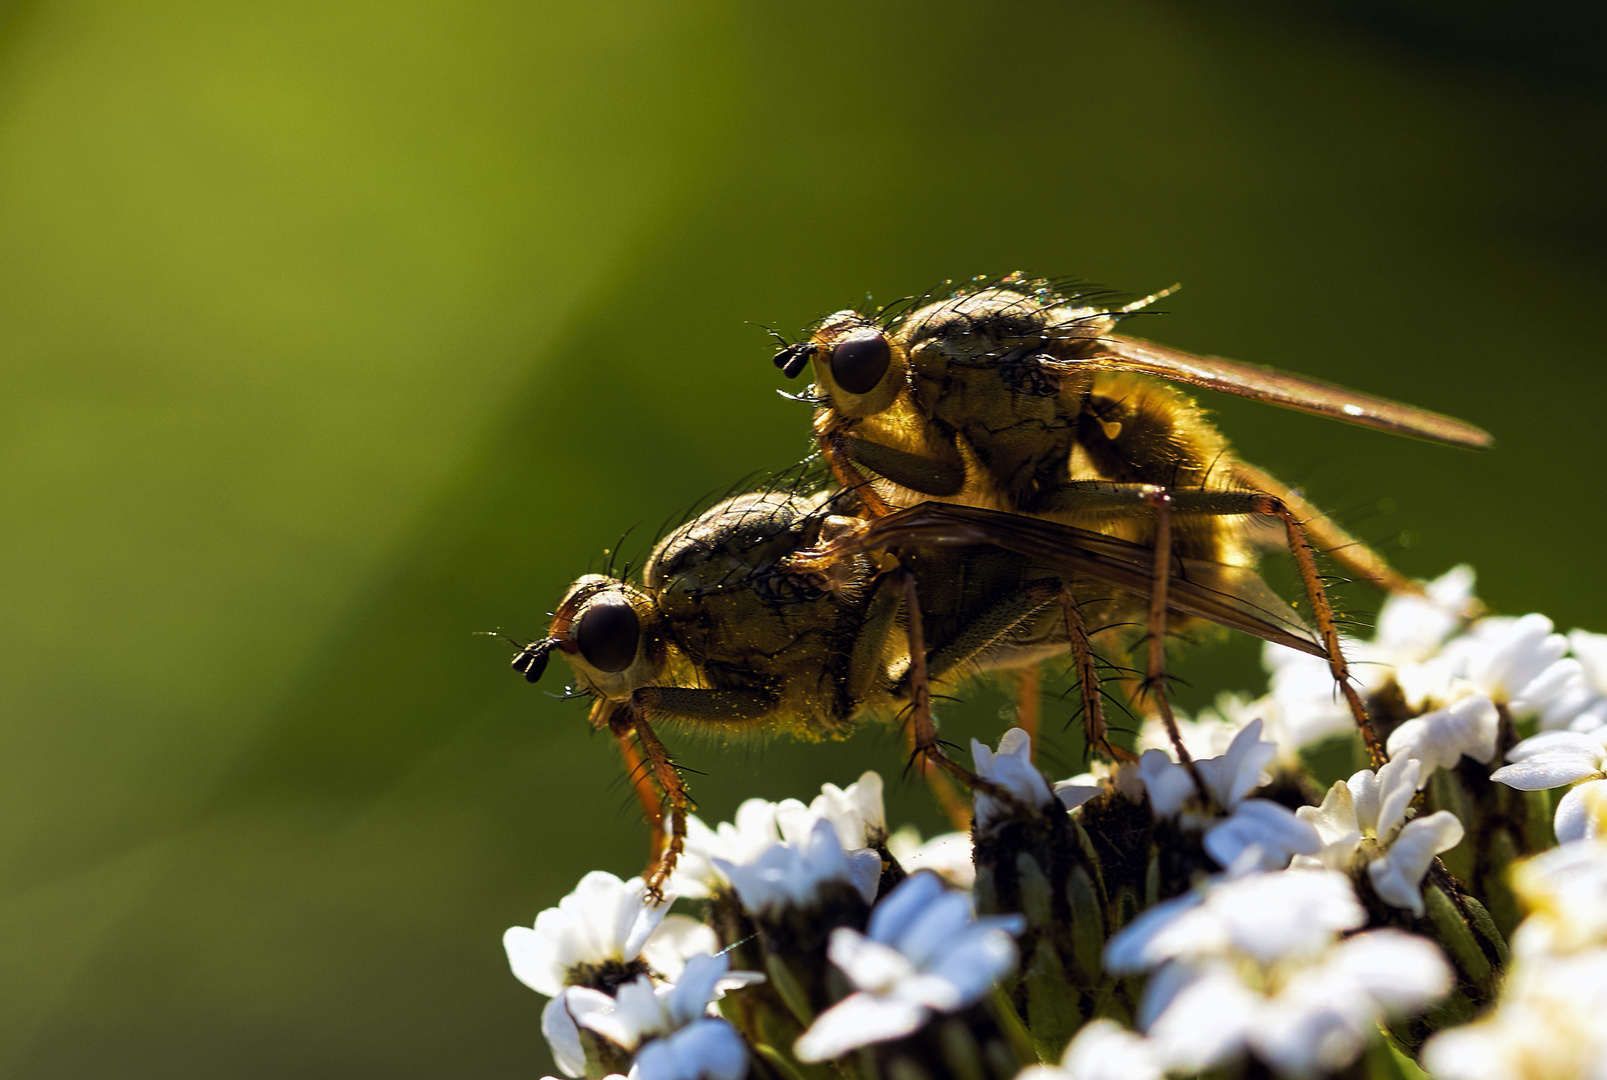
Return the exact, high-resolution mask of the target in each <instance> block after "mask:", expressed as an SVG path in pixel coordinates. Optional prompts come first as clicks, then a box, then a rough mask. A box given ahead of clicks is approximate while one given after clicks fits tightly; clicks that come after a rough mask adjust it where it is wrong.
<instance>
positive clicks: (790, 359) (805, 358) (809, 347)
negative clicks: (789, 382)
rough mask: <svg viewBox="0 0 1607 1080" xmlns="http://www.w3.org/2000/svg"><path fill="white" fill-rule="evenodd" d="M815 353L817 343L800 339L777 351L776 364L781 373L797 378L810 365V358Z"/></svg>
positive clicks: (790, 377)
mask: <svg viewBox="0 0 1607 1080" xmlns="http://www.w3.org/2000/svg"><path fill="white" fill-rule="evenodd" d="M814 355H815V343H814V342H812V341H800V342H798V344H796V345H788V346H787V347H786V348H785V349H782V350H781V351H780V352H778V353H776V360H775V364H776V367H778V368H780V369H781V373H782V374H783V375H785V376H786V377H787V378H789V379H796V378H797V377H798V376H799V375H800V374H801V373H802V372H803V369H804V368H806V367H808V366H809V358H810V357H812V356H814Z"/></svg>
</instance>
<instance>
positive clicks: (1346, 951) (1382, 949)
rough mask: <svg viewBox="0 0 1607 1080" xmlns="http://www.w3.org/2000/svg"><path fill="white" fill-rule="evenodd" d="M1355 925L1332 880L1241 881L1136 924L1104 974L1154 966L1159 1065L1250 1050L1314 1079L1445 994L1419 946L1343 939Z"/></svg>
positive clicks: (1376, 936)
mask: <svg viewBox="0 0 1607 1080" xmlns="http://www.w3.org/2000/svg"><path fill="white" fill-rule="evenodd" d="M1365 921H1366V913H1365V912H1364V911H1363V910H1362V907H1361V905H1360V904H1359V903H1358V902H1357V900H1356V897H1355V893H1354V891H1353V890H1352V889H1351V887H1350V882H1349V880H1348V879H1347V878H1346V877H1344V876H1343V875H1341V874H1338V873H1335V872H1332V871H1325V870H1318V871H1282V872H1273V873H1259V874H1250V875H1247V876H1244V877H1240V878H1237V879H1234V880H1226V881H1218V882H1216V883H1214V884H1211V885H1209V886H1207V887H1206V888H1205V889H1204V890H1203V891H1201V892H1196V893H1193V894H1190V895H1189V896H1185V897H1180V898H1179V899H1177V900H1173V901H1169V902H1168V903H1166V904H1162V905H1160V906H1158V907H1155V908H1152V909H1151V910H1150V911H1148V912H1146V913H1144V914H1143V915H1141V916H1140V917H1139V918H1138V919H1136V920H1135V921H1134V922H1133V923H1132V924H1131V925H1130V926H1128V927H1127V929H1125V930H1123V931H1122V932H1121V933H1119V934H1118V935H1117V936H1116V937H1115V938H1114V939H1112V941H1111V943H1110V945H1109V946H1108V947H1107V949H1106V953H1105V959H1106V967H1107V969H1109V970H1111V971H1113V972H1118V973H1123V972H1136V971H1142V970H1148V969H1151V968H1157V967H1158V968H1159V970H1158V971H1156V972H1155V974H1154V975H1152V976H1151V977H1150V980H1149V982H1148V983H1146V985H1145V987H1144V997H1143V1000H1142V1001H1141V1003H1140V1006H1139V1024H1140V1027H1141V1028H1143V1029H1144V1031H1145V1033H1146V1034H1147V1035H1148V1037H1149V1041H1150V1044H1151V1046H1152V1047H1153V1049H1154V1052H1155V1054H1156V1056H1157V1058H1158V1059H1159V1060H1160V1061H1161V1062H1162V1063H1163V1064H1164V1065H1165V1066H1166V1068H1168V1069H1175V1070H1188V1071H1197V1070H1202V1069H1208V1068H1212V1067H1215V1066H1217V1065H1220V1064H1222V1063H1225V1062H1228V1061H1230V1060H1233V1059H1235V1058H1237V1057H1239V1056H1240V1055H1242V1054H1243V1053H1245V1052H1246V1051H1248V1052H1251V1053H1253V1054H1254V1055H1255V1056H1256V1057H1257V1058H1259V1059H1260V1060H1261V1061H1262V1062H1264V1063H1265V1064H1267V1065H1268V1066H1270V1067H1271V1068H1272V1069H1273V1070H1274V1071H1275V1072H1277V1073H1279V1074H1281V1075H1284V1076H1293V1077H1309V1076H1319V1075H1323V1074H1325V1073H1329V1072H1332V1071H1334V1070H1337V1069H1340V1068H1343V1067H1344V1066H1346V1065H1348V1064H1349V1063H1350V1062H1352V1061H1354V1060H1355V1059H1356V1057H1357V1056H1358V1055H1359V1054H1360V1053H1361V1051H1362V1049H1363V1048H1364V1047H1365V1046H1366V1045H1367V1043H1368V1042H1369V1041H1370V1040H1371V1039H1373V1038H1375V1037H1376V1036H1377V1034H1378V1025H1379V1023H1380V1022H1381V1021H1382V1020H1383V1019H1385V1018H1386V1017H1389V1016H1394V1015H1403V1014H1409V1013H1411V1012H1414V1011H1417V1010H1420V1009H1421V1008H1422V1007H1423V1006H1425V1005H1427V1004H1428V1003H1429V1002H1431V1001H1433V1000H1434V999H1435V998H1437V997H1439V996H1440V995H1441V994H1443V993H1444V992H1445V990H1446V989H1447V988H1448V987H1449V986H1450V980H1451V973H1450V968H1449V965H1447V964H1446V962H1445V960H1444V958H1443V957H1442V956H1441V955H1440V951H1439V949H1438V947H1437V946H1435V945H1434V944H1433V943H1432V942H1430V941H1428V940H1427V939H1425V938H1419V937H1415V936H1413V935H1410V934H1402V933H1399V932H1397V931H1393V930H1377V931H1372V932H1370V933H1364V934H1358V935H1355V936H1353V937H1350V938H1346V939H1344V940H1340V939H1339V935H1340V934H1341V933H1342V932H1344V931H1346V930H1350V929H1353V928H1355V927H1357V926H1360V925H1361V924H1362V923H1363V922H1365Z"/></svg>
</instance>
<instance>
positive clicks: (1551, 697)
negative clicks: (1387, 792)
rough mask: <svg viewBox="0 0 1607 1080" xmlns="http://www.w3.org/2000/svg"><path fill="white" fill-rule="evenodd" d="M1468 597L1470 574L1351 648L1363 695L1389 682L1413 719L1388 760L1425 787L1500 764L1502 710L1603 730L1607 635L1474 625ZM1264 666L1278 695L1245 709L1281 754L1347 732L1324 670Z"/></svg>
mask: <svg viewBox="0 0 1607 1080" xmlns="http://www.w3.org/2000/svg"><path fill="white" fill-rule="evenodd" d="M1472 588H1473V573H1472V571H1471V570H1469V569H1468V568H1466V567H1459V568H1457V569H1456V570H1453V571H1451V572H1450V573H1449V574H1446V575H1445V576H1444V577H1442V578H1440V579H1438V580H1437V581H1434V582H1431V583H1429V585H1428V586H1427V587H1426V590H1425V593H1424V595H1422V596H1396V597H1392V598H1391V599H1390V600H1389V601H1388V602H1387V603H1386V604H1385V605H1384V607H1383V609H1382V610H1381V611H1380V612H1379V615H1378V624H1377V631H1376V633H1375V634H1374V636H1373V638H1372V640H1370V641H1357V640H1348V639H1347V640H1346V641H1345V642H1344V650H1345V656H1346V658H1347V659H1348V660H1349V661H1350V669H1351V672H1352V675H1353V677H1354V678H1355V680H1356V682H1357V683H1358V688H1359V689H1360V690H1361V691H1362V692H1363V693H1364V694H1368V693H1372V692H1374V691H1377V690H1379V689H1381V688H1382V687H1384V686H1385V685H1386V684H1388V683H1390V682H1394V683H1395V684H1396V685H1397V686H1398V687H1399V688H1400V690H1401V693H1402V696H1403V697H1404V699H1405V701H1406V703H1407V705H1408V706H1410V707H1411V708H1412V709H1413V710H1414V712H1416V713H1417V714H1418V715H1417V716H1415V717H1414V718H1413V719H1411V720H1408V721H1406V722H1405V723H1403V724H1401V725H1400V726H1399V727H1398V728H1396V730H1395V731H1394V732H1392V733H1391V735H1390V738H1389V754H1390V757H1392V758H1395V757H1415V758H1417V759H1418V760H1420V761H1422V762H1423V767H1422V771H1421V775H1420V776H1419V778H1418V784H1419V786H1421V785H1423V784H1426V783H1427V782H1428V778H1429V775H1430V774H1431V773H1433V772H1434V770H1436V769H1448V768H1451V767H1453V766H1455V765H1456V763H1457V761H1458V759H1459V758H1461V757H1462V756H1464V755H1465V756H1467V757H1469V758H1472V759H1473V760H1474V761H1478V762H1481V763H1488V762H1490V761H1491V760H1492V759H1493V758H1494V757H1495V752H1496V739H1497V725H1498V719H1499V712H1498V706H1499V707H1501V708H1504V709H1506V711H1507V713H1508V715H1510V716H1511V717H1512V718H1513V719H1515V720H1520V721H1527V720H1532V721H1533V722H1535V723H1536V724H1537V725H1538V727H1539V728H1540V729H1541V730H1542V731H1555V730H1564V729H1570V730H1574V731H1589V730H1594V729H1596V728H1598V727H1600V726H1601V725H1602V724H1603V723H1604V722H1607V636H1604V635H1600V634H1588V633H1585V632H1583V631H1577V630H1576V631H1574V632H1573V633H1572V634H1569V635H1567V636H1564V635H1562V634H1559V633H1556V632H1555V630H1554V627H1553V626H1552V623H1551V620H1550V619H1548V618H1546V617H1545V616H1544V615H1525V616H1523V617H1521V618H1510V617H1492V618H1483V619H1478V620H1476V621H1471V622H1469V620H1468V619H1467V618H1465V614H1466V613H1467V612H1469V611H1471V610H1473V608H1474V606H1475V601H1474V600H1473V593H1472ZM1570 653H1571V654H1572V655H1569V654H1570ZM1266 662H1267V666H1268V667H1269V668H1270V669H1271V671H1272V687H1271V693H1270V694H1269V695H1268V696H1267V697H1266V698H1264V699H1262V700H1260V701H1258V702H1254V703H1250V704H1244V705H1240V706H1239V709H1240V710H1241V711H1244V712H1250V713H1259V714H1261V715H1264V716H1266V717H1268V718H1269V722H1270V725H1271V730H1272V731H1273V733H1274V738H1275V739H1276V740H1277V741H1278V742H1279V743H1280V747H1285V746H1286V747H1288V748H1289V749H1292V750H1298V749H1299V748H1300V747H1304V746H1309V745H1311V744H1313V743H1315V742H1317V741H1318V740H1320V739H1322V738H1325V737H1327V736H1329V735H1332V734H1335V733H1338V732H1342V731H1346V730H1348V729H1349V727H1350V726H1351V720H1350V715H1349V713H1348V711H1347V710H1346V709H1345V707H1344V704H1343V702H1341V701H1340V700H1338V698H1337V697H1336V695H1335V694H1334V688H1333V680H1332V678H1331V676H1330V675H1329V674H1328V667H1327V664H1326V662H1325V661H1323V660H1321V659H1319V658H1317V657H1312V656H1307V655H1305V654H1303V653H1297V652H1294V651H1292V650H1289V649H1285V648H1282V647H1280V646H1275V645H1269V646H1267V649H1266Z"/></svg>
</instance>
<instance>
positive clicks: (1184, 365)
mask: <svg viewBox="0 0 1607 1080" xmlns="http://www.w3.org/2000/svg"><path fill="white" fill-rule="evenodd" d="M1100 345H1101V349H1100V351H1099V352H1096V353H1095V354H1094V355H1092V356H1090V357H1088V358H1087V359H1085V360H1079V361H1075V363H1086V364H1090V365H1093V366H1095V367H1101V368H1105V369H1107V370H1111V371H1136V372H1138V373H1140V374H1143V375H1154V376H1155V377H1157V378H1161V379H1168V380H1170V381H1172V382H1180V383H1187V384H1188V385H1190V386H1203V387H1205V388H1206V389H1207V390H1221V391H1223V392H1224V393H1229V394H1237V395H1239V396H1240V397H1247V398H1254V399H1255V400H1257V401H1266V402H1271V403H1272V404H1274V405H1282V406H1283V407H1284V408H1286V409H1298V410H1299V411H1300V412H1307V413H1313V414H1315V415H1317V416H1326V417H1329V418H1330V419H1333V420H1343V421H1344V422H1346V423H1348V424H1360V425H1361V426H1363V427H1370V428H1377V429H1378V430H1380V431H1389V432H1393V433H1395V434H1397V435H1409V436H1411V437H1413V438H1417V439H1428V440H1429V441H1431V442H1440V443H1449V444H1450V445H1452V446H1466V447H1471V448H1474V449H1483V448H1485V447H1488V446H1490V445H1492V444H1493V443H1494V442H1495V440H1494V439H1493V438H1492V437H1491V436H1490V433H1489V432H1487V431H1485V430H1484V429H1483V428H1479V427H1475V426H1474V425H1472V424H1469V423H1466V422H1465V421H1462V420H1457V419H1455V418H1454V417H1450V416H1444V415H1441V414H1440V413H1437V412H1430V411H1429V410H1427V409H1419V408H1416V407H1414V406H1411V405H1402V404H1401V403H1400V402H1398V401H1390V400H1389V399H1387V398H1381V397H1374V396H1373V395H1371V394H1363V393H1359V392H1357V391H1355V390H1347V389H1345V388H1344V387H1342V386H1335V385H1334V384H1333V383H1327V382H1323V381H1322V380H1320V379H1310V378H1307V377H1306V376H1304V375H1293V374H1290V373H1289V372H1287V371H1279V370H1277V369H1276V368H1269V367H1262V366H1260V365H1259V364H1245V363H1240V362H1239V361H1237V360H1224V359H1223V358H1221V357H1219V356H1197V355H1195V354H1194V353H1188V352H1183V351H1182V350H1180V349H1169V348H1167V347H1166V346H1164V345H1156V344H1154V343H1153V342H1149V341H1141V340H1139V339H1138V338H1130V337H1124V336H1122V335H1120V334H1110V335H1107V336H1105V337H1102V338H1101V339H1100Z"/></svg>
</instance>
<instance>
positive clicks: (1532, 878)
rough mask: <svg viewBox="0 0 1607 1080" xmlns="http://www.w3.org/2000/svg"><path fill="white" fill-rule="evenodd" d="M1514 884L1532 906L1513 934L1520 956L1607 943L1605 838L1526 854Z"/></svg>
mask: <svg viewBox="0 0 1607 1080" xmlns="http://www.w3.org/2000/svg"><path fill="white" fill-rule="evenodd" d="M1512 887H1513V891H1514V892H1516V893H1517V895H1518V897H1519V898H1520V899H1521V900H1522V901H1523V902H1524V905H1525V906H1527V907H1528V908H1529V909H1530V914H1529V917H1528V918H1526V919H1524V920H1523V923H1522V925H1520V926H1519V927H1518V929H1517V931H1516V932H1515V933H1514V935H1513V939H1512V946H1513V951H1514V953H1516V954H1518V955H1519V956H1520V957H1530V956H1534V955H1537V954H1540V953H1547V954H1553V953H1563V952H1576V951H1579V950H1582V949H1599V948H1604V947H1607V843H1603V842H1601V841H1596V840H1577V841H1574V842H1572V843H1568V844H1563V845H1562V846H1561V847H1556V848H1552V849H1551V850H1550V851H1547V852H1543V853H1542V854H1539V855H1536V856H1534V857H1533V858H1531V859H1524V860H1523V861H1522V862H1519V863H1517V864H1516V865H1514V866H1513V868H1512Z"/></svg>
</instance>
